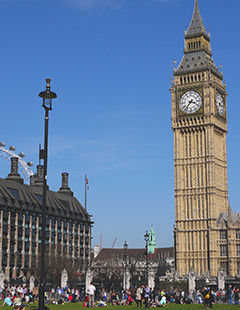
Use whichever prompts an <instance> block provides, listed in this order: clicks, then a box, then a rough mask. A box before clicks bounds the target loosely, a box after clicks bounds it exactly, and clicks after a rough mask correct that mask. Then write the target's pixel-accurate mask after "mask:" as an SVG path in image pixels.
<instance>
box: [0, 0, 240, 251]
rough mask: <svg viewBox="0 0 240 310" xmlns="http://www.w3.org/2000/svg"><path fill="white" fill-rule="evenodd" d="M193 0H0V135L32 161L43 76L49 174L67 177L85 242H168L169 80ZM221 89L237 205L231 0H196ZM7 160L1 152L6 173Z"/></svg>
mask: <svg viewBox="0 0 240 310" xmlns="http://www.w3.org/2000/svg"><path fill="white" fill-rule="evenodd" d="M193 6H194V0H0V38H1V49H0V68H1V70H0V80H1V122H0V131H1V135H0V140H1V141H4V142H5V143H6V146H10V145H14V146H15V147H16V149H17V152H20V151H21V152H25V153H26V154H27V157H26V161H28V160H31V161H33V162H34V163H35V164H37V163H38V144H39V143H43V122H44V111H43V108H42V107H41V100H40V98H39V97H38V93H39V92H40V91H42V90H44V89H45V78H48V77H50V78H51V79H52V83H51V84H52V90H53V91H55V92H56V93H57V94H58V98H57V99H56V100H55V101H54V107H53V111H52V112H51V114H50V128H49V168H48V183H49V185H50V188H51V189H52V190H58V189H59V187H60V186H61V173H62V172H69V174H70V176H69V185H70V187H71V189H72V191H73V192H74V194H75V196H76V197H77V198H78V199H79V200H80V201H81V202H82V204H84V174H85V173H87V175H88V179H89V184H90V190H89V192H88V210H89V213H90V214H92V215H93V221H94V222H95V224H94V228H93V245H94V244H99V242H100V235H102V240H103V247H111V246H112V244H113V242H114V240H115V238H116V237H118V239H117V242H116V245H117V246H118V247H122V246H123V244H124V241H125V240H127V242H128V244H129V247H143V246H144V239H143V235H144V233H145V231H146V230H147V229H150V227H151V225H153V227H154V230H155V232H156V239H157V246H158V247H164V246H172V245H173V234H172V231H173V225H174V183H173V182H174V170H173V135H172V130H171V120H170V118H171V97H170V92H169V88H170V85H171V76H172V72H173V59H174V58H176V60H177V62H178V63H179V62H180V60H181V58H182V55H183V42H184V41H183V39H184V30H185V26H187V27H188V26H189V23H190V20H191V17H192V12H193ZM199 6H200V10H201V14H202V17H203V20H204V24H205V27H206V28H208V29H209V30H210V32H211V43H212V49H213V58H214V60H215V63H216V65H217V66H219V65H220V64H223V72H224V78H225V80H226V83H227V91H228V93H229V96H228V121H229V134H228V142H227V143H228V168H229V169H228V170H229V197H230V203H231V206H232V209H233V211H235V212H236V211H239V202H238V192H239V172H240V164H239V155H238V153H239V151H240V145H239V127H238V125H239V114H240V101H239V71H240V64H239V51H240V40H239V29H240V19H239V11H240V1H239V0H211V1H209V0H199ZM8 165H9V163H8V162H5V161H3V160H1V166H0V169H1V170H0V175H1V177H5V176H6V175H5V174H6V173H7V171H8Z"/></svg>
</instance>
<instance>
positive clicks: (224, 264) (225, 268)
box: [220, 262, 227, 271]
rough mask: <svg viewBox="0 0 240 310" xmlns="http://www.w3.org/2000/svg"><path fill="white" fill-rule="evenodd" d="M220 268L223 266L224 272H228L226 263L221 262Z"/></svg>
mask: <svg viewBox="0 0 240 310" xmlns="http://www.w3.org/2000/svg"><path fill="white" fill-rule="evenodd" d="M220 266H221V268H222V270H223V271H226V270H227V263H226V262H220Z"/></svg>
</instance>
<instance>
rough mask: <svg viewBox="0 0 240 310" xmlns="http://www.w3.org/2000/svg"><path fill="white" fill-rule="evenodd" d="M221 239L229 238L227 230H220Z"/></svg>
mask: <svg viewBox="0 0 240 310" xmlns="http://www.w3.org/2000/svg"><path fill="white" fill-rule="evenodd" d="M220 239H221V240H226V239H227V232H226V230H220Z"/></svg>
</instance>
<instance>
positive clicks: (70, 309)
mask: <svg viewBox="0 0 240 310" xmlns="http://www.w3.org/2000/svg"><path fill="white" fill-rule="evenodd" d="M48 307H49V308H50V310H78V309H82V308H83V303H66V304H64V305H54V304H50V305H48ZM87 309H90V308H85V310H87ZM99 309H100V308H99ZM107 309H108V310H137V309H138V308H137V306H136V304H135V303H134V304H133V305H132V306H112V305H109V306H108V308H107ZM142 309H143V310H144V309H145V308H144V307H143V308H142ZM149 309H155V308H149ZM157 309H159V310H160V309H166V310H183V309H186V310H200V309H202V310H204V309H205V308H204V305H203V304H194V305H175V304H167V305H166V307H164V308H156V310H157ZM213 309H214V310H233V309H235V310H237V309H238V310H240V305H238V306H235V305H232V306H229V305H228V304H215V305H213ZM26 310H28V308H26ZM29 310H30V309H29Z"/></svg>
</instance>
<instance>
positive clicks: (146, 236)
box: [144, 231, 149, 242]
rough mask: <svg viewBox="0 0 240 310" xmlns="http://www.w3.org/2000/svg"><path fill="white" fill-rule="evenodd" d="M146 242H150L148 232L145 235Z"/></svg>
mask: <svg viewBox="0 0 240 310" xmlns="http://www.w3.org/2000/svg"><path fill="white" fill-rule="evenodd" d="M144 240H145V241H146V242H148V240H149V234H148V231H146V234H145V235H144Z"/></svg>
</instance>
